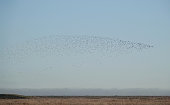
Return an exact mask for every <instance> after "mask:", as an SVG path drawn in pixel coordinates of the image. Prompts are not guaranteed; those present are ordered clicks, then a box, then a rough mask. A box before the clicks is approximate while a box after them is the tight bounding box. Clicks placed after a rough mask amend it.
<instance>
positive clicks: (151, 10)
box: [0, 0, 170, 89]
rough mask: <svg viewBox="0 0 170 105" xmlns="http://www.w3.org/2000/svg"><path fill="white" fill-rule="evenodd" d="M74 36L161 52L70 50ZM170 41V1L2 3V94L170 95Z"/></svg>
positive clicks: (10, 0)
mask: <svg viewBox="0 0 170 105" xmlns="http://www.w3.org/2000/svg"><path fill="white" fill-rule="evenodd" d="M56 35H59V37H58V36H57V38H58V39H56ZM68 36H69V37H68ZM74 36H76V37H80V38H84V36H85V37H87V36H88V38H85V39H86V40H90V39H89V37H90V38H91V37H92V36H95V37H99V38H97V41H98V42H97V43H99V44H101V43H100V42H101V40H100V38H106V39H105V41H108V40H109V39H107V38H113V39H120V40H123V41H130V42H132V43H142V44H147V45H151V46H153V47H152V48H148V49H144V50H142V51H137V50H136V49H132V50H130V51H129V50H124V49H123V51H122V48H119V49H116V51H113V52H112V51H110V50H109V53H108V51H105V52H103V53H101V52H102V50H101V49H97V50H96V52H94V53H91V52H88V51H87V52H88V53H87V52H84V50H82V49H80V47H78V48H77V49H74V48H71V49H70V50H71V51H70V50H69V49H64V48H65V46H64V44H66V41H68V42H69V43H68V45H70V46H71V47H73V44H74V43H76V46H77V45H79V46H81V47H82V42H81V41H82V39H81V41H80V40H79V39H78V42H75V39H74V38H73V37H74ZM70 37H71V38H72V39H73V40H72V39H71V38H70ZM55 39H56V40H55ZM60 39H61V40H60ZM169 39H170V1H168V0H48V1H47V0H0V49H1V50H0V54H1V56H0V59H1V60H0V62H1V63H0V88H160V89H170V79H169V78H170V55H169V54H170V41H169ZM62 41H64V42H62ZM37 43H38V44H37ZM56 43H57V45H58V46H59V47H60V49H64V50H60V52H59V50H56V49H55V48H53V49H52V50H48V51H47V49H51V48H52V47H53V45H56ZM116 43H117V42H116ZM37 45H38V48H40V49H37V47H36V46H37ZM68 45H67V47H68ZM90 46H95V43H90ZM85 47H88V48H87V49H88V50H92V48H91V47H89V46H86V45H85ZM105 47H106V45H104V44H102V48H105ZM118 47H120V46H118ZM72 50H73V51H72ZM103 50H104V49H103ZM117 50H118V51H117ZM120 50H121V51H120ZM82 52H84V53H83V54H82ZM119 52H120V53H119ZM61 55H62V56H61Z"/></svg>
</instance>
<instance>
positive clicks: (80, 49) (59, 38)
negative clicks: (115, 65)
mask: <svg viewBox="0 0 170 105" xmlns="http://www.w3.org/2000/svg"><path fill="white" fill-rule="evenodd" d="M151 47H153V46H151V45H147V44H143V43H136V42H130V41H123V40H119V39H112V38H107V37H97V36H69V35H68V36H66V35H55V36H47V37H41V38H38V39H34V40H31V41H28V42H25V43H23V44H21V45H16V46H15V45H14V46H13V47H9V48H6V49H4V50H3V51H1V56H2V58H3V59H1V61H5V60H6V61H7V62H9V61H13V62H15V60H16V59H17V60H21V61H22V60H23V61H24V60H25V59H24V58H27V57H28V58H29V57H31V56H33V55H34V56H36V55H37V56H40V55H41V56H42V57H48V56H55V57H56V56H65V55H68V56H69V55H71V54H73V55H79V54H81V55H86V54H92V55H98V54H101V55H103V56H104V55H115V54H120V53H126V52H129V51H134V50H136V51H141V50H143V49H148V48H151Z"/></svg>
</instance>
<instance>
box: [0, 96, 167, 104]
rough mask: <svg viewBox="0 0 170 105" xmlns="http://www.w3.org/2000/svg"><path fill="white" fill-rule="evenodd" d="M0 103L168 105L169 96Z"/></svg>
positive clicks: (8, 101) (50, 98)
mask: <svg viewBox="0 0 170 105" xmlns="http://www.w3.org/2000/svg"><path fill="white" fill-rule="evenodd" d="M0 105H170V96H41V97H38V96H37V97H28V98H21V99H7V98H6V99H0Z"/></svg>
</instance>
